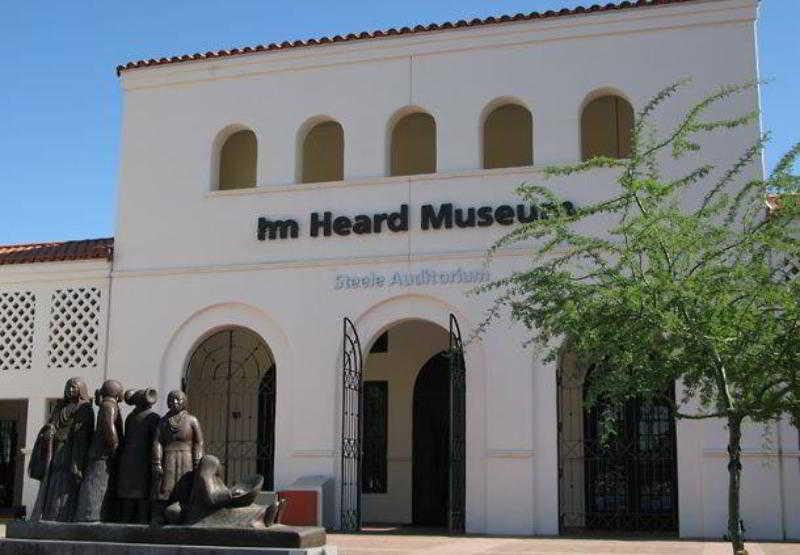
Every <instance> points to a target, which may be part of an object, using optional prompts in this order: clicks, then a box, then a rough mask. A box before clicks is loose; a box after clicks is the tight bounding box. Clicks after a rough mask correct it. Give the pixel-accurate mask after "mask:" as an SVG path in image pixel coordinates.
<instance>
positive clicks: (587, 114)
mask: <svg viewBox="0 0 800 555" xmlns="http://www.w3.org/2000/svg"><path fill="white" fill-rule="evenodd" d="M632 131H633V107H631V105H630V103H629V102H628V101H627V100H625V99H624V98H621V97H619V96H614V95H607V96H601V97H600V98H595V99H594V100H592V101H591V102H589V103H588V104H587V105H586V107H585V108H584V109H583V114H581V151H582V158H583V160H588V159H590V158H594V157H595V156H608V157H610V158H627V157H629V156H630V155H631V132H632Z"/></svg>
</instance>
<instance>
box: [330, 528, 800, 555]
mask: <svg viewBox="0 0 800 555" xmlns="http://www.w3.org/2000/svg"><path fill="white" fill-rule="evenodd" d="M328 542H329V543H331V544H333V545H336V546H338V547H339V554H340V555H366V554H368V553H369V554H372V553H374V554H376V555H405V554H411V555H416V554H423V553H424V554H426V555H427V554H432V555H434V554H435V555H445V554H458V555H470V554H473V553H482V554H503V553H515V554H521V553H528V554H543V555H575V554H576V553H591V554H593V555H606V554H617V553H629V554H631V555H634V554H637V555H638V554H640V553H641V554H649V553H653V554H664V555H666V554H671V553H681V554H688V555H695V554H696V555H729V554H730V553H731V548H730V544H727V543H722V542H699V541H678V540H644V541H643V540H638V539H637V540H620V539H617V540H607V539H573V538H514V537H487V536H469V537H448V536H443V535H412V534H372V533H364V534H328ZM747 548H748V550H749V553H750V555H790V554H791V555H800V543H748V544H747Z"/></svg>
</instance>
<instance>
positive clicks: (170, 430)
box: [151, 390, 203, 523]
mask: <svg viewBox="0 0 800 555" xmlns="http://www.w3.org/2000/svg"><path fill="white" fill-rule="evenodd" d="M186 402H187V399H186V394H185V393H184V392H183V391H180V390H174V391H170V392H169V395H168V396H167V407H168V408H169V411H168V412H167V414H165V415H164V416H163V417H162V418H161V420H160V421H159V423H158V430H157V432H156V435H155V440H154V441H153V451H152V460H151V462H152V471H153V482H154V484H153V486H154V488H153V489H154V491H153V499H154V501H155V506H154V507H153V521H154V522H156V523H163V521H164V508H165V507H166V506H167V505H168V504H169V502H170V501H171V500H172V499H174V494H175V490H176V489H178V490H181V489H188V490H189V491H191V485H192V484H191V478H192V474H191V472H192V470H193V469H194V468H195V467H196V466H197V464H198V463H199V462H200V459H202V458H203V431H202V429H201V428H200V423H199V422H198V421H197V418H195V417H194V416H192V415H191V414H189V412H188V411H187V410H186Z"/></svg>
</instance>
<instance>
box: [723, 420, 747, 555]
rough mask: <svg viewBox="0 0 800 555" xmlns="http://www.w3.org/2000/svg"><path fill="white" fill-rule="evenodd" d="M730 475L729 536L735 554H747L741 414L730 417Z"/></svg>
mask: <svg viewBox="0 0 800 555" xmlns="http://www.w3.org/2000/svg"><path fill="white" fill-rule="evenodd" d="M728 475H729V482H728V536H729V537H730V540H731V545H732V547H733V553H734V555H745V554H746V553H747V551H746V550H745V548H744V538H743V536H742V527H741V525H740V521H741V515H740V513H739V497H740V492H741V481H742V419H741V417H739V416H730V417H728Z"/></svg>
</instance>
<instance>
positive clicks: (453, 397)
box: [447, 314, 467, 532]
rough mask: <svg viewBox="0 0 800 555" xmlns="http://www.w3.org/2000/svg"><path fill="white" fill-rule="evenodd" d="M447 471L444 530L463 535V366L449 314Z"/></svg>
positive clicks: (458, 334)
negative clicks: (446, 507) (448, 470)
mask: <svg viewBox="0 0 800 555" xmlns="http://www.w3.org/2000/svg"><path fill="white" fill-rule="evenodd" d="M448 358H449V362H450V472H449V480H450V484H449V496H448V514H447V528H448V530H449V531H450V532H463V531H464V528H465V509H466V477H467V468H466V435H467V433H466V419H467V417H466V412H467V411H466V392H467V383H466V363H465V361H464V344H463V342H462V341H461V329H460V328H459V325H458V320H457V319H456V317H455V316H454V315H453V314H451V315H450V344H449V349H448Z"/></svg>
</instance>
